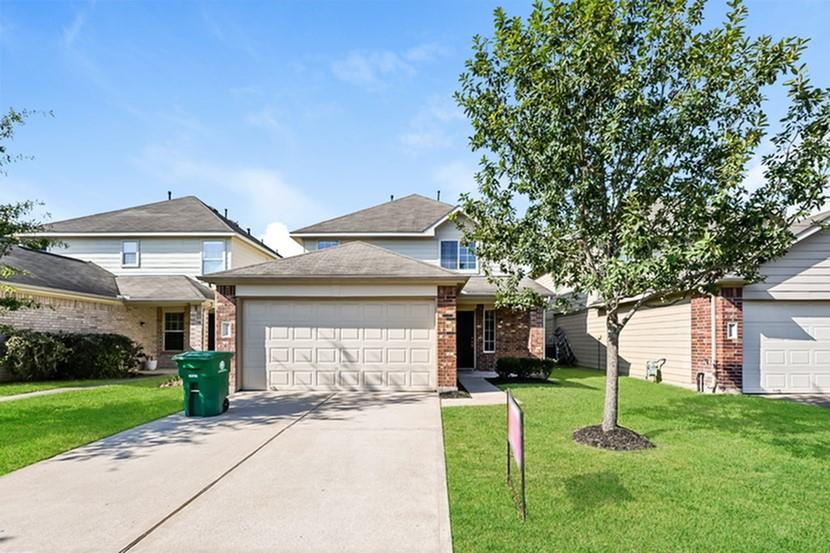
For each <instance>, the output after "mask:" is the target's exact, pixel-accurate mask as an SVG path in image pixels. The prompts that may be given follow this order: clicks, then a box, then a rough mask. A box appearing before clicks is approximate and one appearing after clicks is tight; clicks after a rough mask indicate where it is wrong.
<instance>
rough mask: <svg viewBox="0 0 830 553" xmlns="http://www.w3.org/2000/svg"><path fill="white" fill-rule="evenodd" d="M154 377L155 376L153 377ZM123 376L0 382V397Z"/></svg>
mask: <svg viewBox="0 0 830 553" xmlns="http://www.w3.org/2000/svg"><path fill="white" fill-rule="evenodd" d="M153 378H155V377H153ZM124 382H125V380H124V379H123V378H117V379H113V378H105V379H99V380H46V381H43V382H0V397H2V396H14V395H17V394H27V393H29V392H41V391H43V390H54V389H56V388H75V387H78V388H89V387H91V386H106V385H108V384H123V383H124Z"/></svg>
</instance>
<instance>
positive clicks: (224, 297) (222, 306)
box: [216, 285, 239, 392]
mask: <svg viewBox="0 0 830 553" xmlns="http://www.w3.org/2000/svg"><path fill="white" fill-rule="evenodd" d="M236 304H237V300H236V286H228V285H219V286H217V287H216V351H232V352H234V356H233V357H232V358H231V374H230V389H231V391H233V392H235V391H236V390H238V389H239V387H238V384H239V378H238V375H237V372H236V368H237V363H236V355H237V353H236V352H237V347H236V337H237V329H238V326H239V325H238V324H237V320H236ZM223 322H229V323H231V325H232V329H231V335H230V337H226V338H223V337H222V323H223Z"/></svg>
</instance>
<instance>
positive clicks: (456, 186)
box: [432, 161, 477, 203]
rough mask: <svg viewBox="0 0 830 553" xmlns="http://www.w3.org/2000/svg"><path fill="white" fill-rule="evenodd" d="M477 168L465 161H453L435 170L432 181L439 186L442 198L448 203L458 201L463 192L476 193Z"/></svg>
mask: <svg viewBox="0 0 830 553" xmlns="http://www.w3.org/2000/svg"><path fill="white" fill-rule="evenodd" d="M475 174H476V168H475V166H474V165H472V164H470V163H468V162H465V161H452V162H450V163H447V164H445V165H442V166H441V167H438V169H436V170H435V172H434V173H433V175H432V180H433V181H434V182H435V183H436V184H437V185H438V186H439V188H440V190H441V193H442V194H441V196H442V198H444V201H446V202H447V203H454V202H457V201H458V197H459V195H461V193H462V192H475V191H476V190H477V186H476V181H475Z"/></svg>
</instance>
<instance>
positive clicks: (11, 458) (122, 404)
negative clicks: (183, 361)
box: [0, 376, 182, 474]
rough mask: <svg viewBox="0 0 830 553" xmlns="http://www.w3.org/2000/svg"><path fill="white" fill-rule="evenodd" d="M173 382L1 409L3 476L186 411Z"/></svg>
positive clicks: (149, 381) (131, 384)
mask: <svg viewBox="0 0 830 553" xmlns="http://www.w3.org/2000/svg"><path fill="white" fill-rule="evenodd" d="M168 378H169V377H167V376H159V377H152V378H140V379H133V380H122V381H120V383H117V384H112V385H109V386H106V387H103V388H95V389H91V390H80V391H76V392H67V393H64V394H55V395H49V396H40V397H33V398H29V399H21V400H16V401H9V402H4V403H0V474H5V473H7V472H11V471H13V470H16V469H18V468H20V467H24V466H26V465H29V464H32V463H34V462H36V461H40V460H41V459H46V458H48V457H52V456H54V455H57V454H58V453H61V452H63V451H67V450H70V449H72V448H74V447H77V446H79V445H83V444H86V443H89V442H92V441H95V440H98V439H100V438H103V437H105V436H109V435H111V434H115V433H117V432H120V431H122V430H126V429H127V428H131V427H133V426H136V425H139V424H142V423H145V422H148V421H151V420H154V419H157V418H160V417H163V416H165V415H169V414H171V413H175V412H176V411H179V410H181V408H182V399H181V395H182V389H181V388H159V384H160V383H162V382H164V381H165V380H167V379H168Z"/></svg>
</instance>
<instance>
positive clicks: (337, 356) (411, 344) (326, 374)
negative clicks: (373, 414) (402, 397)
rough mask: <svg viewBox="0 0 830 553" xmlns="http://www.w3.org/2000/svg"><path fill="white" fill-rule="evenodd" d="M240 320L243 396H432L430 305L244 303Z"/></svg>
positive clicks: (415, 302)
mask: <svg viewBox="0 0 830 553" xmlns="http://www.w3.org/2000/svg"><path fill="white" fill-rule="evenodd" d="M242 313H243V317H244V321H243V329H244V330H243V336H244V344H243V352H244V353H243V357H242V359H243V360H242V363H243V367H242V371H243V375H242V385H243V387H245V388H251V389H259V388H260V387H261V388H292V387H294V388H321V389H337V388H345V389H357V388H365V389H434V388H435V385H436V380H437V379H436V376H435V374H436V368H435V355H434V353H433V350H434V349H435V304H434V302H432V301H425V300H409V301H391V302H390V301H388V300H385V301H381V300H367V301H365V302H355V301H345V302H344V301H336V300H246V301H245V305H244V307H243V310H242ZM266 359H267V362H266ZM266 375H267V377H266Z"/></svg>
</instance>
